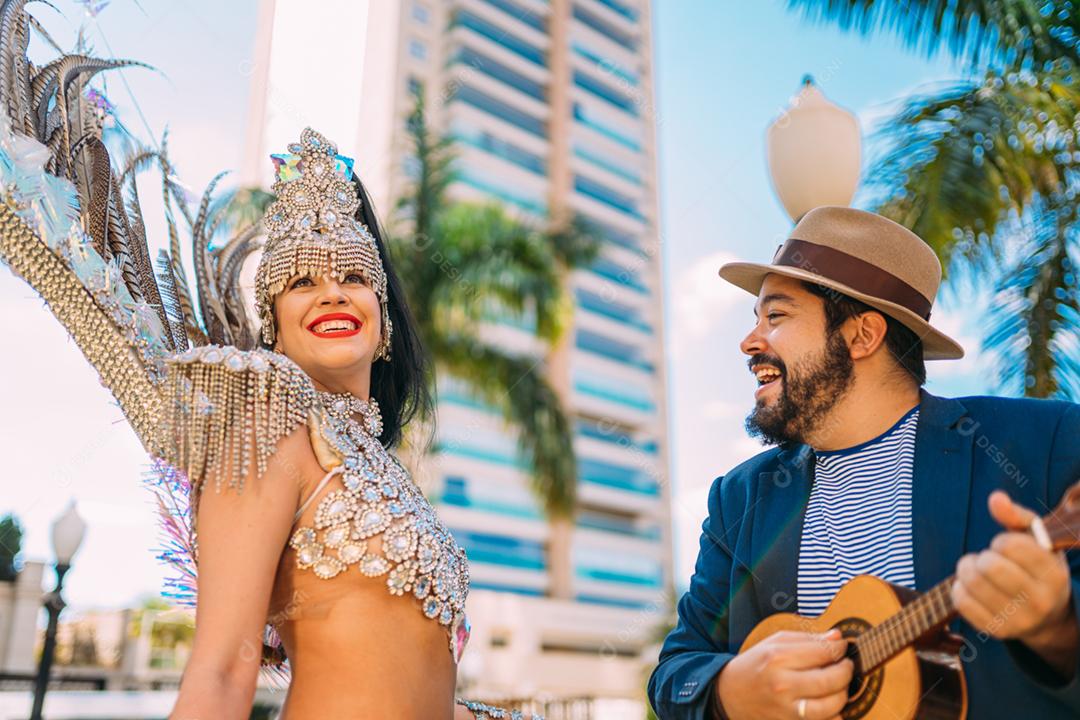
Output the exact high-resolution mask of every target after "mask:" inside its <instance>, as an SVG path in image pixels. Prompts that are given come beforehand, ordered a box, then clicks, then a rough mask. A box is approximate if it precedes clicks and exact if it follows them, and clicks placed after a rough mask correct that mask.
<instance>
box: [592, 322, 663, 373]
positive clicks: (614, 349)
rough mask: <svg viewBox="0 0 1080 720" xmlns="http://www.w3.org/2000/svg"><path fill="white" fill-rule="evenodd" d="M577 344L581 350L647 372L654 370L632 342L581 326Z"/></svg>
mask: <svg viewBox="0 0 1080 720" xmlns="http://www.w3.org/2000/svg"><path fill="white" fill-rule="evenodd" d="M575 345H576V346H577V348H578V349H579V350H584V351H586V352H591V353H593V354H594V355H599V356H600V357H603V358H607V359H608V360H614V361H615V362H619V363H623V364H625V365H629V366H631V367H636V368H638V369H640V370H644V371H645V372H652V371H653V370H654V367H653V365H652V363H650V362H649V361H648V360H644V359H642V358H641V352H640V351H639V349H638V348H637V347H635V346H634V345H631V344H630V343H624V342H619V341H618V340H615V339H614V338H610V337H607V336H606V335H601V334H600V333H595V332H592V331H591V330H584V329H581V328H579V329H578V331H577V332H576V333H575Z"/></svg>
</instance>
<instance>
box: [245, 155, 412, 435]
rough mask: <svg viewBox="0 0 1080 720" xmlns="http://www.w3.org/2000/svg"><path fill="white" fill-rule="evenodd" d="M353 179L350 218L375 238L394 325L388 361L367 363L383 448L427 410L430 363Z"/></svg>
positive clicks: (381, 239) (372, 217) (361, 190)
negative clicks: (352, 213)
mask: <svg viewBox="0 0 1080 720" xmlns="http://www.w3.org/2000/svg"><path fill="white" fill-rule="evenodd" d="M352 182H353V186H354V187H355V188H356V194H357V196H358V197H359V198H360V207H359V208H358V209H357V211H356V215H355V217H356V219H357V220H359V221H360V222H362V223H364V225H366V226H367V227H368V230H370V231H371V235H372V236H373V237H374V238H375V245H376V247H378V249H379V259H380V260H382V264H383V269H384V270H385V272H386V301H387V311H388V312H389V314H390V323H391V324H392V325H393V332H392V333H391V336H390V361H389V362H387V361H385V360H376V361H375V362H374V363H373V364H372V366H371V397H372V399H374V400H375V401H376V402H378V403H379V410H381V411H382V421H383V431H382V434H381V435H379V441H380V442H381V443H382V444H383V445H384V446H386V447H393V446H394V445H397V444H398V443H399V442H400V441H401V436H402V429H403V428H404V427H405V425H407V424H408V423H409V421H411V420H412V419H413V418H415V417H418V416H419V417H420V418H421V419H422V418H425V417H429V416H430V415H431V410H432V407H433V403H432V398H431V391H430V390H429V385H428V381H429V379H430V376H429V373H430V362H429V361H428V357H427V353H426V352H425V350H424V346H423V344H422V343H421V342H420V336H419V335H418V334H417V332H416V322H415V321H414V320H413V317H412V313H411V312H409V306H408V304H407V303H406V301H405V292H404V290H403V289H402V287H401V282H400V281H399V280H398V277H397V273H395V272H394V266H393V265H392V264H391V262H390V254H389V252H388V251H387V248H386V241H385V238H386V234H385V232H384V231H383V229H382V225H381V224H380V223H379V220H378V218H377V217H376V216H375V210H374V208H373V207H372V204H371V197H370V196H369V195H368V192H367V189H366V188H365V187H364V184H363V183H362V182H360V178H358V177H357V176H356V175H353V178H352ZM260 337H261V333H260Z"/></svg>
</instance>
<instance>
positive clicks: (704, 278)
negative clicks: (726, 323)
mask: <svg viewBox="0 0 1080 720" xmlns="http://www.w3.org/2000/svg"><path fill="white" fill-rule="evenodd" d="M735 259H736V258H735V256H733V255H731V254H730V253H727V252H716V253H712V254H710V255H705V256H703V257H700V258H698V259H697V260H694V261H693V262H692V263H691V264H690V266H689V267H688V268H686V269H685V270H683V271H682V272H681V273H680V274H679V276H678V278H676V280H675V282H674V283H673V284H672V286H671V288H670V289H669V293H670V297H671V307H672V311H671V324H672V328H671V348H672V351H673V352H678V351H681V350H683V349H690V347H691V346H693V345H694V344H695V342H696V341H698V340H700V339H702V338H704V337H705V336H706V335H708V334H709V333H710V331H713V330H715V329H716V327H717V326H718V324H719V323H721V322H723V319H724V313H726V312H727V311H728V310H730V309H732V308H733V307H735V306H736V305H737V304H738V303H739V301H740V300H745V299H746V297H747V295H746V293H745V292H744V291H743V290H740V289H739V288H737V287H735V286H734V285H731V284H730V283H727V282H725V281H724V280H721V279H720V276H719V275H718V274H717V273H718V271H719V270H720V266H721V265H723V264H724V263H727V262H732V261H734V260H735Z"/></svg>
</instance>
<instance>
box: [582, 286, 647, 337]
mask: <svg viewBox="0 0 1080 720" xmlns="http://www.w3.org/2000/svg"><path fill="white" fill-rule="evenodd" d="M574 297H575V299H576V300H577V302H578V307H581V308H583V309H585V310H588V311H589V312H593V313H596V314H597V315H603V316H604V317H606V318H608V319H610V320H616V321H618V322H621V323H623V324H625V325H629V326H630V327H632V328H636V329H637V330H641V331H642V332H646V333H649V334H652V326H651V325H649V323H647V322H645V321H644V320H642V319H641V314H640V313H639V312H638V311H637V309H636V308H633V307H630V306H629V305H624V304H623V303H620V302H616V301H615V300H609V299H607V298H604V297H601V296H600V295H597V294H596V293H594V292H590V291H588V290H585V289H582V288H578V289H577V290H575V291H574Z"/></svg>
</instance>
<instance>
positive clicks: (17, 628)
mask: <svg viewBox="0 0 1080 720" xmlns="http://www.w3.org/2000/svg"><path fill="white" fill-rule="evenodd" d="M44 572H45V564H44V563H40V562H28V563H25V564H24V565H23V569H22V572H20V573H19V577H18V578H17V579H16V580H15V587H14V592H13V593H12V594H13V598H12V603H11V605H10V607H11V625H10V632H9V634H8V644H7V648H6V652H5V655H4V657H3V668H4V670H5V671H6V672H12V673H32V672H34V671H35V670H37V657H36V655H35V654H34V649H35V646H36V644H37V627H38V613H39V612H41V608H42V605H41V603H42V601H43V599H44V598H43V593H42V590H41V579H42V575H44Z"/></svg>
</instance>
